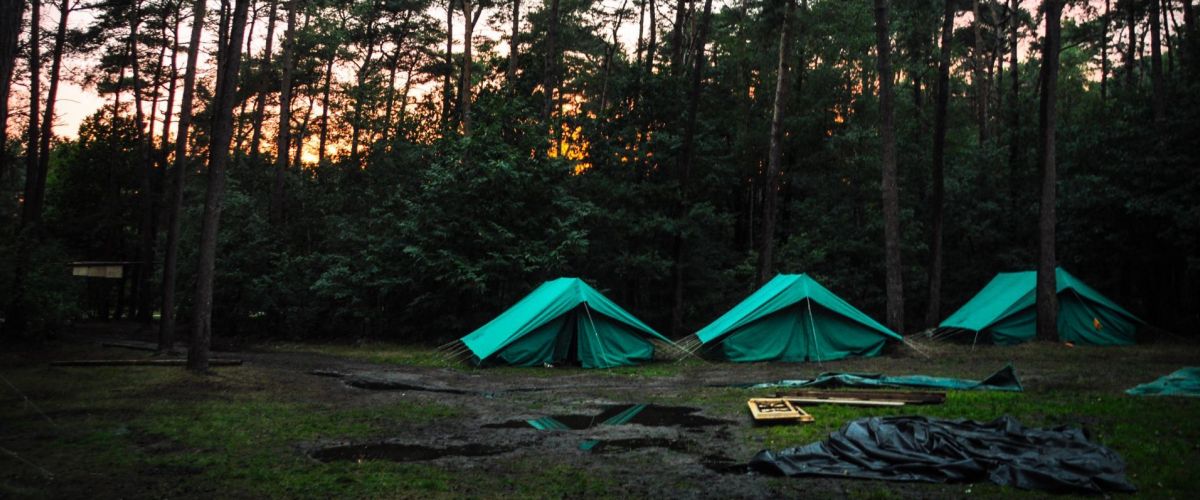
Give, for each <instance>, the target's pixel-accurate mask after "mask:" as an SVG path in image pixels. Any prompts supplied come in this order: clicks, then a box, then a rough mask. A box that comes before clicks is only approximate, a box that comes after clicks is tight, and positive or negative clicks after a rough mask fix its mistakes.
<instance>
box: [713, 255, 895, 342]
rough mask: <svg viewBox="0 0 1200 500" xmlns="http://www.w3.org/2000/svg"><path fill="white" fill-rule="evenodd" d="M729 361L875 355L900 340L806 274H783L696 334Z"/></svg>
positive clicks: (893, 333)
mask: <svg viewBox="0 0 1200 500" xmlns="http://www.w3.org/2000/svg"><path fill="white" fill-rule="evenodd" d="M696 339H697V340H698V341H699V342H700V343H701V345H702V347H699V348H698V349H700V350H701V352H704V353H706V354H708V355H710V356H714V357H720V358H724V359H727V360H729V361H738V362H756V361H792V362H799V361H817V362H823V361H832V360H836V359H842V358H845V357H847V356H874V355H877V354H879V352H880V351H881V350H882V349H883V345H884V344H885V343H886V342H887V340H888V339H892V340H900V336H899V335H896V333H895V332H893V331H891V330H889V329H887V327H885V326H883V325H882V324H880V323H879V322H877V321H875V320H873V319H871V317H870V316H867V315H866V314H864V313H863V312H862V311H859V310H858V309H856V308H855V307H854V306H852V305H850V304H849V303H847V302H846V301H845V300H842V299H841V298H840V297H838V296H837V295H834V293H833V292H831V291H829V290H828V289H826V288H825V287H823V286H821V284H820V283H817V282H816V281H815V280H813V279H812V278H811V277H809V276H808V275H806V274H781V275H778V276H776V277H775V278H774V279H772V280H771V281H769V282H767V284H765V285H763V286H762V287H761V288H759V289H758V290H756V291H755V292H754V293H752V294H750V296H749V297H746V299H745V300H743V301H742V302H741V303H739V304H737V305H736V306H734V307H733V308H732V309H730V310H729V311H728V312H726V313H725V314H723V315H721V317H719V318H717V319H716V320H714V321H713V322H712V323H710V324H709V325H708V326H706V327H704V328H702V329H700V331H698V332H696Z"/></svg>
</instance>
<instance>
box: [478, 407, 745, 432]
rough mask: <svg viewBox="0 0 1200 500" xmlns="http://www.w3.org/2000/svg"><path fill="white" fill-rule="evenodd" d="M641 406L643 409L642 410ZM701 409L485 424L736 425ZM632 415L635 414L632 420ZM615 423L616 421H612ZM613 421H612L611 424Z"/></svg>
mask: <svg viewBox="0 0 1200 500" xmlns="http://www.w3.org/2000/svg"><path fill="white" fill-rule="evenodd" d="M638 407H641V409H640V410H639V409H638ZM699 411H700V409H699V408H690V407H687V406H659V405H611V406H607V407H605V409H604V411H601V412H600V413H598V414H596V415H583V414H571V415H551V416H549V417H542V418H538V419H533V420H509V421H506V422H500V423H495V424H485V425H484V426H483V427H484V428H487V429H528V428H530V427H532V428H535V429H540V430H583V429H591V428H592V427H595V426H598V425H601V424H606V423H607V424H608V425H620V424H638V425H644V426H647V427H683V428H685V429H692V428H698V427H708V426H715V425H727V424H731V423H733V422H730V421H728V420H721V419H716V418H709V417H705V416H703V415H697V414H696V413H697V412H699ZM629 413H635V414H634V415H632V417H629V416H628V415H629ZM613 420H615V421H613ZM610 421H613V422H611V423H610Z"/></svg>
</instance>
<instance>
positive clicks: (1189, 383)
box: [1125, 366, 1200, 397]
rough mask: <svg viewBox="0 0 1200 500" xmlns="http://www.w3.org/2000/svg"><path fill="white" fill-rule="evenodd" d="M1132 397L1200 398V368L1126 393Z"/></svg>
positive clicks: (1173, 375)
mask: <svg viewBox="0 0 1200 500" xmlns="http://www.w3.org/2000/svg"><path fill="white" fill-rule="evenodd" d="M1125 394H1129V395H1132V396H1191V397H1200V368H1197V367H1194V366H1190V367H1187V368H1183V369H1180V370H1176V371H1175V372H1174V373H1172V374H1170V375H1167V376H1165V377H1160V378H1159V379H1158V380H1155V381H1153V382H1148V383H1145V384H1142V385H1139V386H1137V387H1134V388H1132V389H1129V390H1127V391H1125Z"/></svg>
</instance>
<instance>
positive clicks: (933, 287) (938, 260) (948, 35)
mask: <svg viewBox="0 0 1200 500" xmlns="http://www.w3.org/2000/svg"><path fill="white" fill-rule="evenodd" d="M944 5H945V7H944V8H943V9H942V16H943V17H942V40H941V47H940V49H939V51H938V78H937V96H936V97H935V100H936V102H935V103H934V110H933V167H932V169H931V172H932V174H931V176H932V177H933V179H932V182H933V192H932V193H931V194H930V196H929V204H930V207H931V208H930V212H931V213H932V220H931V221H930V223H929V228H930V230H929V308H928V309H926V311H925V326H926V328H932V327H933V326H934V325H937V324H938V320H939V319H941V317H942V233H943V214H944V210H945V202H944V200H945V197H946V195H945V192H946V180H945V173H944V172H945V166H946V110H947V108H948V106H949V103H950V43H951V41H952V40H953V34H954V0H946V1H945V4H944Z"/></svg>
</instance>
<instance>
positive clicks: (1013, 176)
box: [1008, 0, 1021, 214]
mask: <svg viewBox="0 0 1200 500" xmlns="http://www.w3.org/2000/svg"><path fill="white" fill-rule="evenodd" d="M1009 8H1010V10H1012V15H1011V17H1009V24H1008V34H1009V39H1010V40H1009V44H1010V45H1009V47H1008V50H1009V57H1010V59H1009V63H1008V77H1009V78H1010V79H1011V80H1010V83H1011V85H1012V89H1011V90H1012V97H1010V98H1009V105H1008V108H1009V113H1010V114H1009V124H1008V180H1009V184H1008V186H1009V190H1008V199H1009V201H1010V203H1011V204H1012V205H1011V207H1010V209H1011V213H1012V214H1015V213H1016V208H1017V201H1016V200H1017V193H1018V190H1019V189H1020V186H1019V185H1018V183H1017V164H1018V162H1019V160H1020V156H1019V152H1020V144H1018V142H1019V140H1020V133H1021V99H1020V98H1021V64H1020V61H1019V60H1018V59H1017V54H1018V49H1019V47H1020V41H1021V40H1020V36H1019V30H1018V29H1017V28H1018V26H1020V23H1021V17H1020V16H1019V15H1018V13H1019V12H1020V9H1021V1H1020V0H1012V2H1011V4H1010V7H1009Z"/></svg>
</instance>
